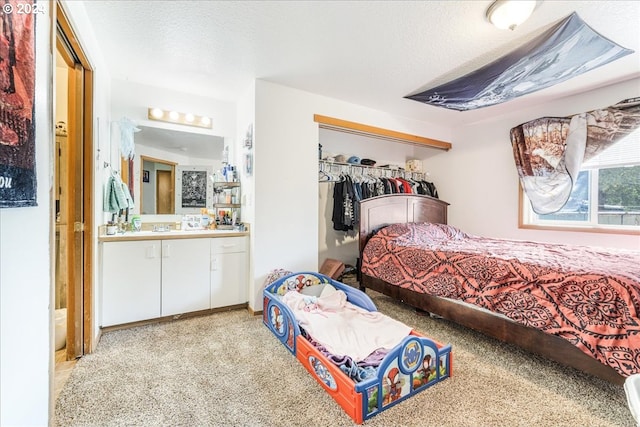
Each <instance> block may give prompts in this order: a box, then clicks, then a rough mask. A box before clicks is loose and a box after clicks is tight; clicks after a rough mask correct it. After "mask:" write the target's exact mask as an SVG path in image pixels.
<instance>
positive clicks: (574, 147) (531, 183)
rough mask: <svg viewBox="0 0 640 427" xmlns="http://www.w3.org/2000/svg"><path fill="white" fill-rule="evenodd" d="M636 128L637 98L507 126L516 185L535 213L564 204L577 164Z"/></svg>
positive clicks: (639, 101)
mask: <svg viewBox="0 0 640 427" xmlns="http://www.w3.org/2000/svg"><path fill="white" fill-rule="evenodd" d="M638 127H640V98H633V99H628V100H624V101H622V102H619V103H617V104H615V105H613V106H611V107H607V108H603V109H599V110H593V111H589V112H585V113H580V114H576V115H574V116H571V117H543V118H539V119H535V120H532V121H530V122H527V123H523V124H521V125H519V126H516V127H514V128H512V129H511V145H512V148H513V156H514V159H515V163H516V169H517V170H518V175H519V176H520V183H521V185H522V188H523V190H524V191H525V193H526V194H527V197H528V198H529V200H530V201H531V206H532V208H533V210H534V212H536V213H537V214H540V215H544V214H549V213H553V212H557V211H559V210H560V209H562V207H563V206H564V205H565V203H566V202H567V200H569V196H570V195H571V190H572V188H573V183H574V182H575V179H576V177H577V175H578V172H579V171H580V167H581V165H582V163H583V162H586V161H588V160H589V159H591V158H593V157H595V156H596V155H598V154H600V153H601V152H602V151H604V150H606V149H607V148H609V147H610V146H611V145H613V144H615V143H616V142H617V141H619V140H621V139H622V138H624V137H625V136H627V135H629V134H630V133H631V132H633V131H634V130H635V129H637V128H638Z"/></svg>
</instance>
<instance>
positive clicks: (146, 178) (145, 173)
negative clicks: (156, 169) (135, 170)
mask: <svg viewBox="0 0 640 427" xmlns="http://www.w3.org/2000/svg"><path fill="white" fill-rule="evenodd" d="M142 182H149V171H145V170H143V171H142Z"/></svg>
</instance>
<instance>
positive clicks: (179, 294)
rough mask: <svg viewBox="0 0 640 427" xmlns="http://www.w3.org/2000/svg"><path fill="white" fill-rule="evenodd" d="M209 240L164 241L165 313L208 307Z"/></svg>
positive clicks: (163, 314)
mask: <svg viewBox="0 0 640 427" xmlns="http://www.w3.org/2000/svg"><path fill="white" fill-rule="evenodd" d="M209 246H210V244H209V239H176V240H162V309H161V310H160V314H161V315H162V316H172V315H175V314H180V313H188V312H190V311H198V310H207V309H209V308H211V306H210V304H209V295H210V277H209V276H210V274H209V254H210V248H209Z"/></svg>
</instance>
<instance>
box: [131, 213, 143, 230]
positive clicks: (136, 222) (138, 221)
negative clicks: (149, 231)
mask: <svg viewBox="0 0 640 427" xmlns="http://www.w3.org/2000/svg"><path fill="white" fill-rule="evenodd" d="M140 230H142V218H140V216H138V215H134V216H133V217H131V231H140Z"/></svg>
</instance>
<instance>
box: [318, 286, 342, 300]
mask: <svg viewBox="0 0 640 427" xmlns="http://www.w3.org/2000/svg"><path fill="white" fill-rule="evenodd" d="M337 291H338V290H337V289H336V288H334V287H333V286H331V285H330V284H329V283H325V285H324V287H323V288H322V291H321V292H320V296H321V297H326V296H327V295H331V294H332V293H334V292H337Z"/></svg>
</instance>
